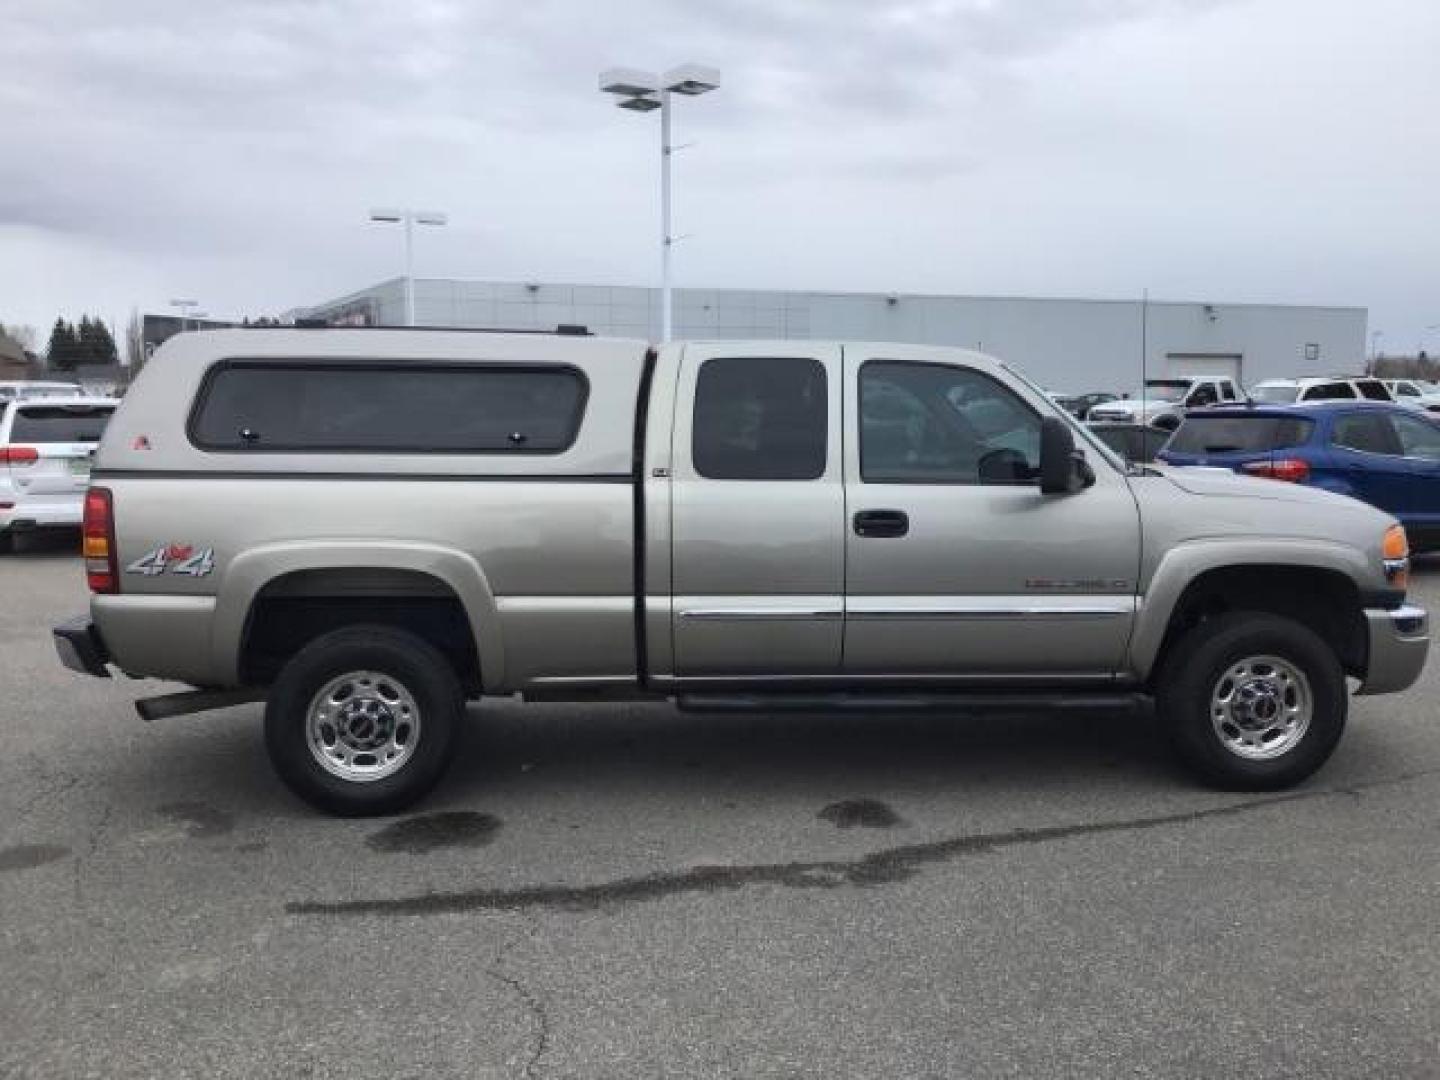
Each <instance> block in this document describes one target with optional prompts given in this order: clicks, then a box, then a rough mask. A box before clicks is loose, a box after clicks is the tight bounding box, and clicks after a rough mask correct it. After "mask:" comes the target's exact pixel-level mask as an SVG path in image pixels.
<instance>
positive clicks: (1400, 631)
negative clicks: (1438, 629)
mask: <svg viewBox="0 0 1440 1080" xmlns="http://www.w3.org/2000/svg"><path fill="white" fill-rule="evenodd" d="M1365 624H1366V628H1367V629H1368V631H1369V636H1370V661H1369V664H1368V665H1367V668H1366V671H1365V679H1364V681H1363V682H1362V683H1361V684H1360V689H1359V690H1357V691H1356V693H1359V694H1389V693H1394V692H1395V691H1396V690H1404V689H1406V688H1407V687H1409V686H1411V685H1413V684H1414V682H1415V680H1416V679H1418V678H1419V677H1420V672H1421V671H1423V670H1424V668H1425V657H1426V655H1427V654H1428V653H1429V651H1430V617H1429V616H1428V615H1427V614H1426V613H1425V609H1424V608H1419V607H1414V606H1412V605H1410V604H1405V605H1403V606H1401V607H1398V608H1395V609H1393V610H1383V609H1376V608H1367V609H1366V610H1365Z"/></svg>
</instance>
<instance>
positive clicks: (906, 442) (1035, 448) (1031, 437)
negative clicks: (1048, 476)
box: [860, 360, 1040, 484]
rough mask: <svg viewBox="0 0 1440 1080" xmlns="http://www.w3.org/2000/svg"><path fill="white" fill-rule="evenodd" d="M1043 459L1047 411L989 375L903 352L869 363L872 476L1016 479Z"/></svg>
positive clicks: (880, 480)
mask: <svg viewBox="0 0 1440 1080" xmlns="http://www.w3.org/2000/svg"><path fill="white" fill-rule="evenodd" d="M982 459H983V460H985V462H986V464H985V470H984V472H985V479H983V480H982V478H981V461H982ZM1039 463H1040V417H1039V416H1038V415H1036V414H1035V413H1034V412H1033V411H1032V410H1031V409H1030V408H1029V407H1028V406H1027V405H1026V404H1025V403H1024V402H1023V401H1021V400H1020V398H1018V397H1017V396H1016V395H1015V394H1013V393H1012V392H1011V391H1009V390H1007V389H1006V388H1005V387H1004V386H1002V385H1001V384H1000V383H998V382H996V381H995V380H994V379H992V378H990V377H989V376H988V375H982V374H981V373H980V372H978V371H974V370H972V369H970V368H962V367H950V366H948V365H943V364H923V363H908V362H904V361H896V360H871V361H869V362H867V363H866V364H865V365H864V366H863V367H861V369H860V475H861V478H862V479H863V480H864V481H865V482H866V483H870V484H980V483H987V482H990V483H994V482H1000V483H1006V482H1008V483H1015V482H1017V481H1020V480H1022V479H1028V477H1029V476H1030V475H1032V473H1033V472H1034V470H1035V469H1037V468H1038V467H1039ZM997 477H1005V478H1006V479H994V478H997Z"/></svg>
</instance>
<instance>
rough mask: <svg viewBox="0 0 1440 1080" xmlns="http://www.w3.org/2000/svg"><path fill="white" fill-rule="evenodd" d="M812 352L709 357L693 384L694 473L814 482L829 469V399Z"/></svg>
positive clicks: (713, 477)
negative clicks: (776, 355)
mask: <svg viewBox="0 0 1440 1080" xmlns="http://www.w3.org/2000/svg"><path fill="white" fill-rule="evenodd" d="M825 387H826V383H825V368H824V366H823V365H822V364H821V363H820V361H818V360H815V359H813V358H811V357H796V356H785V357H770V356H743V357H717V358H716V359H714V360H707V361H705V363H704V365H703V366H702V367H701V368H700V374H699V376H698V378H697V379H696V385H695V424H694V427H695V431H694V449H693V459H694V462H695V471H696V472H698V473H699V474H700V475H701V476H705V477H708V478H710V479H711V480H814V479H816V478H818V477H819V476H821V475H822V474H823V473H824V472H825V443H826V438H827V433H828V431H829V400H828V397H827V395H826V392H825Z"/></svg>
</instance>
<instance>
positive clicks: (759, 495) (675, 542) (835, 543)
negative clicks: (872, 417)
mask: <svg viewBox="0 0 1440 1080" xmlns="http://www.w3.org/2000/svg"><path fill="white" fill-rule="evenodd" d="M675 400H676V405H675V423H674V443H673V450H674V453H673V462H672V482H671V498H672V502H671V527H672V553H673V554H672V560H673V561H672V570H673V577H672V581H673V585H672V596H671V602H672V606H671V627H672V634H673V643H674V650H675V673H676V675H677V676H679V677H680V678H715V679H723V678H734V679H753V678H765V677H807V676H808V677H823V676H827V675H834V674H835V673H836V672H838V670H839V667H840V643H841V635H842V632H843V626H844V624H843V617H844V579H845V571H844V557H845V550H844V540H843V536H844V527H845V502H844V500H845V493H844V487H843V484H842V480H841V469H842V455H841V425H840V415H841V411H840V401H841V370H840V350H839V349H838V348H837V347H834V346H828V347H827V346H814V345H810V344H808V343H804V342H784V343H777V344H774V345H766V344H751V343H747V344H743V345H741V344H734V345H726V344H714V345H688V346H686V347H685V352H684V354H683V357H682V360H681V366H680V378H679V387H678V393H677V395H676V399H675Z"/></svg>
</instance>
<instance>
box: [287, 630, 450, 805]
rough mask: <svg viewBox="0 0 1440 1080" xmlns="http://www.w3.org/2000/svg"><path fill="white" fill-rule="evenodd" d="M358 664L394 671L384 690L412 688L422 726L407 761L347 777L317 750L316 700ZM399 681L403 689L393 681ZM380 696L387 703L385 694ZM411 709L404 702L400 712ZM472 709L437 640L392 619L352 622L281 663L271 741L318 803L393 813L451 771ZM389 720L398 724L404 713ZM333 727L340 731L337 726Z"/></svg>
mask: <svg viewBox="0 0 1440 1080" xmlns="http://www.w3.org/2000/svg"><path fill="white" fill-rule="evenodd" d="M350 672H373V673H375V674H377V675H380V676H387V677H388V680H383V681H382V680H374V682H375V683H376V685H377V687H378V688H379V689H378V692H379V693H380V694H382V695H383V694H391V695H395V694H397V693H404V694H408V697H409V699H411V700H413V703H414V711H415V712H418V714H419V715H418V724H417V725H416V726H415V727H414V728H413V729H412V730H413V731H415V732H416V735H415V738H414V742H413V744H410V746H409V749H405V748H403V747H401V748H399V749H397V751H396V753H397V754H398V755H399V756H400V757H401V759H402V764H400V765H399V766H398V767H397V768H396V769H395V771H394V772H391V773H389V774H388V775H384V776H380V777H378V778H371V779H363V780H361V779H346V778H345V777H344V776H341V775H337V774H336V773H334V772H331V771H327V768H326V767H325V766H323V765H322V764H321V763H320V760H319V758H318V756H317V754H318V753H319V751H317V752H312V751H311V747H310V738H309V735H308V730H309V721H308V718H309V711H310V707H311V703H312V701H314V699H315V698H316V696H317V695H318V694H319V693H320V691H321V690H323V689H324V688H325V687H326V686H327V685H328V684H330V683H331V682H332V680H335V679H337V678H339V677H341V676H343V675H345V674H347V673H350ZM391 681H393V683H394V684H395V685H398V686H399V687H400V691H398V692H397V691H396V690H395V689H394V686H391V685H385V683H388V682H391ZM366 685H369V684H368V683H367V684H366ZM380 704H381V705H382V707H383V704H384V702H383V700H382V701H381V703H380ZM340 707H341V708H344V705H343V704H342V705H341V706H340ZM408 709H409V706H407V705H397V707H396V708H395V709H394V710H393V713H394V717H395V718H398V717H399V714H400V713H401V712H402V711H406V710H408ZM464 713H465V698H464V694H463V693H462V691H461V688H460V681H459V679H457V678H456V675H455V671H454V669H453V668H452V667H451V666H450V664H449V662H448V661H446V659H445V657H444V656H442V655H441V654H440V652H439V651H438V650H436V649H435V648H434V646H432V645H430V644H429V643H428V642H426V641H424V640H423V639H421V638H419V637H417V636H415V635H414V634H411V633H409V632H407V631H405V630H398V629H395V628H393V627H389V626H378V625H375V626H372V625H360V626H351V627H346V628H345V629H343V630H335V631H332V632H330V633H328V634H323V635H321V636H320V637H318V638H316V639H315V640H314V641H312V642H310V644H308V645H306V646H305V647H304V648H303V649H301V650H300V652H298V653H296V654H295V656H294V657H293V658H292V659H291V660H290V662H289V663H288V664H286V665H285V667H284V668H283V669H282V670H281V672H280V677H279V678H278V679H277V680H276V681H275V684H274V685H273V686H272V687H271V688H270V693H269V696H268V699H267V702H266V705H265V748H266V750H267V751H268V752H269V754H270V761H271V764H273V765H274V767H275V771H276V772H277V773H279V775H280V779H281V780H283V781H284V782H285V784H286V786H287V787H289V788H290V790H291V791H293V792H295V794H296V795H299V796H300V798H302V799H304V800H305V801H306V802H308V803H310V804H311V805H312V806H315V807H318V808H319V809H321V810H325V811H328V812H329V813H332V814H338V815H341V816H344V817H364V816H367V815H372V814H393V813H397V812H399V811H400V810H403V809H405V808H406V807H408V806H410V805H412V804H413V803H415V802H416V801H418V800H419V799H421V798H423V797H424V796H425V795H426V794H427V793H428V792H429V791H430V790H431V789H432V788H433V787H434V786H435V785H436V784H437V783H438V782H439V780H440V778H441V776H443V775H444V773H445V769H446V768H447V767H448V766H449V764H450V760H451V758H452V757H453V756H454V750H455V746H456V743H457V740H458V738H459V734H460V727H461V724H462V722H463V718H464ZM386 715H387V716H389V715H390V714H389V713H388V712H387V713H386ZM389 722H390V723H392V725H393V724H395V723H396V720H395V719H391V720H390V721H389ZM400 724H401V726H400V727H399V728H398V730H399V731H401V732H402V733H403V731H404V728H403V721H402V722H400ZM330 730H331V731H332V733H333V731H334V728H333V727H332V728H331V729H330ZM396 737H399V736H396ZM383 752H384V751H382V753H383ZM366 756H368V757H369V758H371V759H377V758H378V756H379V755H377V754H369V755H365V754H361V755H360V757H361V758H363V757H366ZM358 760H359V759H358V758H357V761H358ZM374 764H377V765H378V764H380V763H379V762H378V761H375V762H374ZM337 767H340V766H337ZM354 771H356V770H355V769H353V768H352V769H351V772H354Z"/></svg>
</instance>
